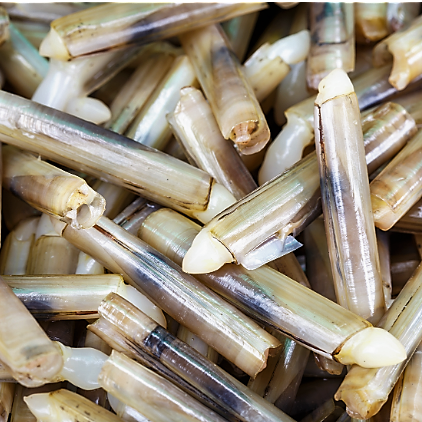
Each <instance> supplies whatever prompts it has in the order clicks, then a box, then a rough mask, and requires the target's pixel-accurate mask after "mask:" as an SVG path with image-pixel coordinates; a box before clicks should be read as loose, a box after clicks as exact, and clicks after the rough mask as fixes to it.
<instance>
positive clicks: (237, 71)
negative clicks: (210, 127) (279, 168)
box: [180, 25, 270, 154]
mask: <svg viewBox="0 0 422 422" xmlns="http://www.w3.org/2000/svg"><path fill="white" fill-rule="evenodd" d="M180 40H181V42H182V46H183V49H184V50H185V52H186V54H187V55H188V56H189V58H190V60H191V62H192V65H193V67H194V69H195V73H196V76H197V78H198V80H199V83H200V84H201V87H202V89H203V90H204V92H205V96H206V97H207V99H208V101H209V103H210V106H211V108H212V110H213V113H214V116H215V119H216V120H217V123H218V126H219V127H220V130H221V133H222V134H223V136H224V138H225V139H231V140H232V141H233V142H234V143H235V144H236V145H237V146H238V147H239V149H240V151H241V152H242V153H243V154H253V153H255V152H258V151H260V150H261V149H262V148H264V146H265V145H266V144H267V142H268V141H269V139H270V130H269V128H268V125H267V122H266V120H265V117H264V114H263V112H262V110H261V107H260V105H259V103H258V100H257V99H256V96H255V94H254V92H253V89H252V87H251V86H250V84H249V82H248V80H247V78H246V76H245V75H244V72H243V70H242V67H241V65H240V63H239V61H238V59H237V57H236V56H235V55H234V53H233V52H232V51H231V50H230V47H229V45H228V41H227V40H226V38H225V36H224V33H223V31H222V30H221V28H219V27H218V26H217V25H211V26H208V27H205V28H202V29H197V30H195V31H191V32H187V33H185V34H183V35H181V37H180Z"/></svg>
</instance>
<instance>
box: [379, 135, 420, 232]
mask: <svg viewBox="0 0 422 422" xmlns="http://www.w3.org/2000/svg"><path fill="white" fill-rule="evenodd" d="M421 196H422V132H418V134H417V135H416V136H415V137H414V138H413V139H412V140H411V141H409V143H408V144H407V145H406V146H405V147H404V148H403V149H402V150H401V151H400V152H399V153H398V154H397V155H396V156H395V157H394V158H393V160H391V162H390V163H389V164H388V165H387V167H386V168H385V169H384V170H383V171H382V172H381V173H380V174H379V175H378V176H377V177H376V178H375V179H374V180H373V181H372V182H371V201H372V209H373V211H374V222H375V225H376V226H377V227H379V228H380V229H382V230H388V229H390V228H391V227H392V226H393V225H394V224H395V223H396V222H397V221H398V220H399V219H400V218H401V217H402V216H403V215H404V214H405V213H406V212H407V211H409V209H410V208H411V207H412V206H413V205H414V204H415V203H416V202H417V201H418V200H419V199H420V198H421Z"/></svg>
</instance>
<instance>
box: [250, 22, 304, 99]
mask: <svg viewBox="0 0 422 422" xmlns="http://www.w3.org/2000/svg"><path fill="white" fill-rule="evenodd" d="M310 42H311V40H310V36H309V31H308V30H303V31H300V32H298V33H297V34H293V35H289V36H287V37H285V38H282V39H280V40H278V41H277V42H275V43H274V44H271V45H270V44H268V43H266V44H264V45H262V46H261V47H260V48H259V49H258V50H256V51H255V53H253V54H252V56H250V57H249V58H248V60H246V61H245V63H244V65H243V70H244V73H245V75H246V77H247V78H248V79H249V82H250V84H251V85H252V88H253V90H254V91H255V95H256V98H257V100H258V101H259V102H262V101H263V100H264V99H265V98H267V97H268V95H269V94H270V93H271V92H272V91H273V90H274V89H275V88H276V87H277V85H278V84H279V83H280V82H281V81H282V80H283V79H284V78H285V77H286V76H287V74H288V73H289V71H290V67H289V66H290V65H294V64H297V63H300V62H302V61H303V60H305V59H306V57H307V55H308V53H309V46H310Z"/></svg>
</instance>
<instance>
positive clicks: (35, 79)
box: [0, 23, 48, 98]
mask: <svg viewBox="0 0 422 422" xmlns="http://www.w3.org/2000/svg"><path fill="white" fill-rule="evenodd" d="M9 32H10V38H9V39H8V40H7V41H6V42H5V43H4V44H3V45H2V46H1V47H0V68H1V70H2V72H3V73H4V75H5V77H6V80H7V81H8V82H9V83H10V84H11V85H12V86H13V89H14V91H15V92H16V93H18V94H19V95H22V96H24V97H27V98H30V97H31V96H32V95H33V93H34V92H35V90H36V89H37V87H38V85H39V84H40V83H41V81H42V80H43V78H44V77H45V76H46V75H47V72H48V61H47V60H46V59H44V57H41V56H40V54H39V53H38V50H37V49H36V48H35V47H33V46H32V44H31V43H30V42H29V41H28V40H27V39H26V38H25V37H24V36H23V35H22V34H21V33H20V32H19V31H18V29H17V28H16V27H15V26H14V25H13V24H12V23H10V24H9Z"/></svg>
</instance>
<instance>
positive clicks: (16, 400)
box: [10, 383, 65, 422]
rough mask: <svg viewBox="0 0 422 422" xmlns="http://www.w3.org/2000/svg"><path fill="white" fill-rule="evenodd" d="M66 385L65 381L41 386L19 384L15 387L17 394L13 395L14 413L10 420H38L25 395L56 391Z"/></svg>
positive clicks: (15, 421) (24, 421)
mask: <svg viewBox="0 0 422 422" xmlns="http://www.w3.org/2000/svg"><path fill="white" fill-rule="evenodd" d="M64 386H65V384H64V383H54V384H46V385H42V386H41V387H36V388H27V387H24V386H22V385H20V384H17V385H16V388H15V396H14V397H13V406H12V413H11V415H10V422H37V418H36V417H35V416H34V414H33V413H32V412H31V411H30V410H29V408H28V406H27V405H26V403H25V401H24V397H26V396H27V395H28V394H34V393H45V392H50V391H55V390H57V389H59V388H63V387H64Z"/></svg>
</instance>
